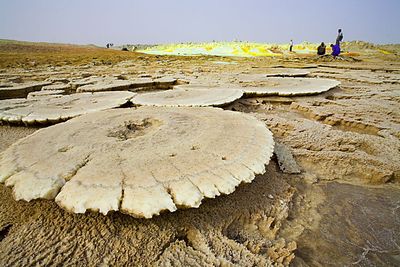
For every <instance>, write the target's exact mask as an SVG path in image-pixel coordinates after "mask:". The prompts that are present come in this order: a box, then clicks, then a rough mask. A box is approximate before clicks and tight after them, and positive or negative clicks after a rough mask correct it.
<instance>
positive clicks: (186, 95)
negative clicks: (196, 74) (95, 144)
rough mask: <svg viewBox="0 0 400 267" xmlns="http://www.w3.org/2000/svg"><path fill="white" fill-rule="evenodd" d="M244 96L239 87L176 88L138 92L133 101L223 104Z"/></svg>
mask: <svg viewBox="0 0 400 267" xmlns="http://www.w3.org/2000/svg"><path fill="white" fill-rule="evenodd" d="M242 96H243V91H242V90H238V89H237V90H235V89H219V90H213V89H201V90H196V89H175V90H168V91H162V92H155V93H146V94H138V95H136V96H134V97H133V98H132V99H131V102H132V103H133V104H137V105H143V106H168V107H178V106H187V107H194V106H198V107H204V106H223V105H226V104H229V103H232V102H233V101H235V100H237V99H239V98H241V97H242Z"/></svg>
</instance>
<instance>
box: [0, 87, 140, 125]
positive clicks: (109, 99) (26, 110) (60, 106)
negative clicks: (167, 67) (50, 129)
mask: <svg viewBox="0 0 400 267" xmlns="http://www.w3.org/2000/svg"><path fill="white" fill-rule="evenodd" d="M134 95H135V93H132V92H98V93H80V94H72V95H53V96H51V97H43V96H42V97H34V98H30V99H8V100H1V101H0V121H4V122H9V123H21V122H22V123H25V124H35V123H57V122H60V121H65V120H68V119H70V118H73V117H76V116H79V115H82V114H86V113H91V112H94V111H100V110H105V109H110V108H115V107H120V106H122V105H124V104H126V103H127V102H128V101H129V99H131V98H132V97H133V96H134Z"/></svg>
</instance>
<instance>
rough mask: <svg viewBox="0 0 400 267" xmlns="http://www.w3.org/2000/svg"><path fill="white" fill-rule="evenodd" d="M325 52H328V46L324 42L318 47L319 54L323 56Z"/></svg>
mask: <svg viewBox="0 0 400 267" xmlns="http://www.w3.org/2000/svg"><path fill="white" fill-rule="evenodd" d="M325 53H326V46H325V43H324V42H322V43H321V44H320V45H319V46H318V48H317V54H318V55H319V56H323V55H325Z"/></svg>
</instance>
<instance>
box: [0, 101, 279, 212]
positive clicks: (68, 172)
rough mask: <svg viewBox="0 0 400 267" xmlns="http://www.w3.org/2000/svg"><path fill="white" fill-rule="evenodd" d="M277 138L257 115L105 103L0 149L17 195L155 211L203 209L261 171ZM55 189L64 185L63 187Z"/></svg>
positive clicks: (76, 207) (0, 167) (76, 205)
mask: <svg viewBox="0 0 400 267" xmlns="http://www.w3.org/2000/svg"><path fill="white" fill-rule="evenodd" d="M273 147H274V141H273V138H272V134H271V132H270V131H269V130H268V129H267V128H266V127H265V124H264V123H263V122H261V121H259V120H257V119H256V118H254V117H252V116H249V115H246V114H242V113H238V112H232V111H224V110H222V109H217V108H167V107H158V108H155V107H141V108H138V109H136V110H133V109H115V110H107V111H101V112H96V113H91V114H88V115H84V116H80V117H78V118H74V119H72V120H69V121H67V122H65V123H61V124H58V125H54V126H51V127H48V128H45V129H41V130H39V131H37V132H35V133H34V134H32V135H30V136H28V137H26V138H23V139H21V140H19V141H18V142H16V143H14V144H13V145H12V146H10V147H9V148H8V149H7V150H6V151H4V152H3V153H2V154H1V156H0V157H1V160H0V174H1V176H0V182H5V183H6V185H7V186H13V192H14V196H15V198H16V199H18V200H19V199H23V200H27V201H30V200H32V199H38V198H46V199H54V198H55V200H56V202H57V203H58V204H59V205H60V206H62V207H64V208H65V209H67V210H70V211H73V212H75V213H84V212H85V211H86V210H93V211H100V212H101V213H103V214H107V213H108V212H109V211H116V210H121V211H122V212H124V213H128V214H131V215H132V216H135V217H145V218H151V217H152V216H153V215H158V214H159V213H160V212H161V211H164V210H169V211H171V212H172V211H175V210H176V209H177V208H180V207H199V205H200V204H201V201H202V199H203V198H204V197H207V198H214V197H215V196H218V195H220V194H230V193H232V192H233V191H234V190H235V188H236V186H238V185H239V184H240V183H241V182H251V181H252V180H253V179H254V177H255V174H262V173H264V172H265V165H264V164H266V163H268V161H269V159H270V157H271V155H272V153H273ZM60 190H61V191H60Z"/></svg>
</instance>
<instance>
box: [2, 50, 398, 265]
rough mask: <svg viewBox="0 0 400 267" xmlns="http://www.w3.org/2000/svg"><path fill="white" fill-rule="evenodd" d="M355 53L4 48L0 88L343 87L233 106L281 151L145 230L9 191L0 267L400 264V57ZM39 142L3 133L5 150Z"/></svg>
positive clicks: (19, 132)
mask: <svg viewBox="0 0 400 267" xmlns="http://www.w3.org/2000/svg"><path fill="white" fill-rule="evenodd" d="M32 47H33V48H32ZM357 52H358V53H359V54H360V55H359V56H357V57H356V58H352V57H344V58H342V59H336V60H334V59H332V58H329V57H327V58H317V57H315V56H312V55H302V56H296V55H295V54H294V55H290V56H282V57H276V58H218V57H203V56H199V57H172V56H168V57H166V56H150V55H142V54H137V53H131V52H119V51H109V50H106V49H97V48H93V47H74V46H68V47H63V46H61V47H59V46H51V45H39V44H35V45H29V46H27V45H20V44H19V45H17V44H11V45H10V44H2V45H0V59H1V60H0V62H2V63H1V69H0V84H2V87H3V88H5V87H7V86H16V85H21V84H22V85H23V84H26V83H33V82H43V81H48V82H50V84H51V85H55V86H57V85H58V86H59V87H61V86H60V85H61V84H71V83H74V82H75V84H78V85H74V86H75V88H76V87H78V88H79V86H85V85H87V83H85V81H84V79H89V80H90V79H92V80H93V83H94V84H96V82H98V81H99V79H100V80H101V81H103V80H104V79H116V80H134V79H143V78H150V79H154V80H155V79H160V78H165V77H167V78H173V79H176V81H177V83H187V82H190V83H196V84H208V85H224V86H226V85H228V84H229V86H234V85H243V81H241V80H240V75H241V74H260V73H264V72H265V71H266V70H267V69H269V68H271V67H274V68H279V67H289V68H302V69H307V70H309V71H310V72H311V74H309V76H310V77H324V78H334V79H337V80H339V81H341V82H342V84H341V86H340V87H339V88H335V89H333V90H331V91H328V92H326V93H323V94H320V95H315V96H304V97H253V98H246V99H240V100H237V101H235V102H234V103H233V104H231V105H229V106H226V107H225V108H226V109H230V110H236V111H241V112H246V113H250V114H253V115H254V116H256V117H257V118H259V119H260V120H263V121H264V122H265V123H266V125H267V126H268V127H269V129H270V130H271V131H272V132H273V134H274V138H275V141H276V142H277V143H278V149H277V150H276V156H274V158H273V159H272V161H271V162H270V163H269V165H268V167H267V172H266V173H265V174H264V175H260V176H257V177H256V178H255V180H254V181H253V182H252V183H251V184H243V185H240V186H239V187H238V188H237V190H236V191H235V192H234V193H233V194H231V195H228V196H222V197H217V198H216V199H209V200H206V201H204V203H203V204H202V205H201V206H200V208H198V209H187V210H181V211H177V212H174V213H166V214H162V215H161V216H158V217H155V218H153V219H149V220H145V219H135V218H133V217H130V216H128V215H124V214H121V213H118V212H115V213H112V214H109V215H107V216H104V215H101V214H96V213H86V214H83V215H78V214H71V213H68V212H66V211H64V210H62V209H61V208H60V207H58V206H57V205H56V204H55V203H54V201H50V200H37V201H31V202H29V203H27V202H23V201H18V202H17V201H15V200H14V199H13V196H12V193H11V190H10V189H9V188H6V187H5V186H4V185H0V199H1V203H2V204H1V205H0V264H1V265H2V266H20V265H26V266H31V265H61V264H62V265H64V264H67V265H89V266H94V265H118V266H119V265H135V266H154V265H155V266H268V265H276V266H281V265H289V264H291V265H293V266H349V265H356V266H398V265H399V264H400V231H399V230H398V229H400V184H399V182H400V61H399V58H398V56H397V55H395V54H388V55H387V54H376V53H375V54H368V53H362V52H360V51H357ZM63 55H64V56H63ZM77 81H83V83H82V84H79V83H77ZM89 84H90V83H89ZM254 85H255V86H257V85H262V82H260V81H254V82H253V83H252V86H254ZM47 86H48V85H47ZM68 88H69V87H68ZM71 88H74V87H73V86H71ZM149 89H151V90H154V89H166V88H158V87H157V86H156V87H155V88H154V87H151V88H149ZM36 130H37V128H33V127H25V126H23V125H18V126H17V125H2V126H0V151H4V150H5V149H6V148H7V147H8V146H10V145H11V144H12V143H14V142H15V141H17V140H19V139H20V138H22V137H24V136H26V135H29V134H30V133H33V132H34V131H36ZM292 156H293V158H292ZM281 159H284V160H283V162H282V161H281ZM288 159H289V160H288ZM285 164H289V166H286V167H285V168H282V165H285ZM280 167H281V168H280ZM285 170H286V171H285ZM284 171H285V172H284ZM299 172H300V173H299Z"/></svg>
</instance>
